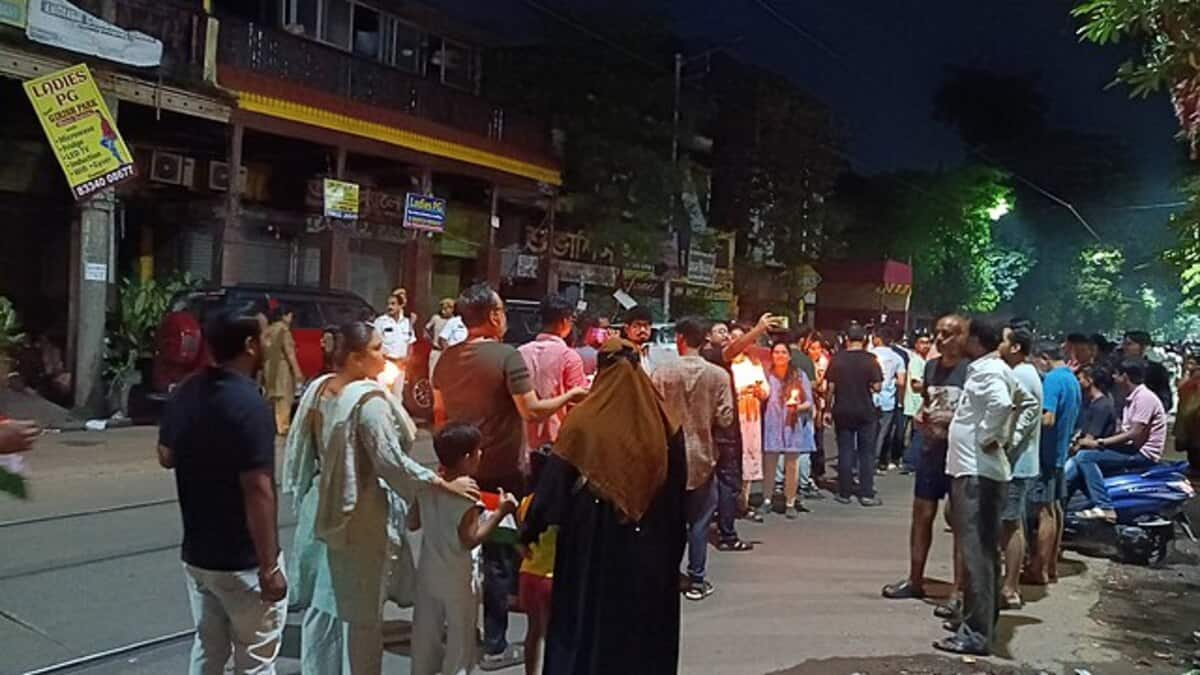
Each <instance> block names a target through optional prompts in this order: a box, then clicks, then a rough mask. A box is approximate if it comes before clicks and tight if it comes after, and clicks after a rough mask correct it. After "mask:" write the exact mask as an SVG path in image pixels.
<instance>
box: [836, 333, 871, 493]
mask: <svg viewBox="0 0 1200 675" xmlns="http://www.w3.org/2000/svg"><path fill="white" fill-rule="evenodd" d="M866 341H867V331H866V329H864V328H863V327H862V326H861V325H860V324H858V323H852V324H850V328H849V330H847V331H846V348H845V349H844V350H842V351H840V352H838V353H837V354H836V355H834V357H833V360H832V361H830V362H829V370H828V371H827V372H826V374H825V382H826V391H827V392H828V393H827V397H828V398H827V400H828V401H829V404H828V405H829V410H830V412H827V413H825V425H826V426H829V425H831V424H832V425H836V427H837V444H838V495H837V497H836V498H835V499H836V500H837V502H838V503H839V504H849V503H850V496H851V494H853V491H854V490H853V487H854V485H853V475H852V472H853V471H854V467H855V466H857V467H858V503H859V504H861V505H863V506H879V505H880V504H882V503H883V502H882V501H880V500H879V498H878V497H876V496H875V442H876V440H877V435H878V431H879V410H878V409H877V408H876V407H875V401H874V396H875V394H877V393H879V390H880V389H881V388H882V386H883V369H882V368H880V366H879V360H878V359H876V358H875V355H874V354H872V353H871V352H868V351H867V350H866Z"/></svg>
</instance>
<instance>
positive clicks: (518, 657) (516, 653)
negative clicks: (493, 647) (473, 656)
mask: <svg viewBox="0 0 1200 675" xmlns="http://www.w3.org/2000/svg"><path fill="white" fill-rule="evenodd" d="M522 663H525V647H524V646H523V645H517V644H512V645H509V646H508V648H507V649H505V650H504V651H502V652H500V653H499V654H484V655H483V658H481V659H480V660H479V669H480V670H485V671H493V670H504V669H505V668H511V667H513V666H519V665H521V664H522Z"/></svg>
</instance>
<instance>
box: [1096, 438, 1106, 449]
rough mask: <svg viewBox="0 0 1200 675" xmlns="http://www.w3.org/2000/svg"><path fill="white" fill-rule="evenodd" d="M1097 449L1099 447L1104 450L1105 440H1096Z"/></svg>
mask: <svg viewBox="0 0 1200 675" xmlns="http://www.w3.org/2000/svg"><path fill="white" fill-rule="evenodd" d="M1096 447H1097V448H1103V447H1104V439H1103V438H1097V439H1096Z"/></svg>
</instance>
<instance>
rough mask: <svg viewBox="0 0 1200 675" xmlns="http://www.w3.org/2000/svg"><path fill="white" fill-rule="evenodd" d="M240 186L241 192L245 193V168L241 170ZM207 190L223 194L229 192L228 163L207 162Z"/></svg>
mask: <svg viewBox="0 0 1200 675" xmlns="http://www.w3.org/2000/svg"><path fill="white" fill-rule="evenodd" d="M240 173H241V181H240V182H241V185H242V192H245V191H246V175H247V171H246V167H244V166H243V167H242V170H241V172H240ZM208 189H210V190H215V191H217V192H225V191H227V190H229V163H228V162H215V161H214V162H209V163H208Z"/></svg>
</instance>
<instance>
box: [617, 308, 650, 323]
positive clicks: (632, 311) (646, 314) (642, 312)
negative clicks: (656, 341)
mask: <svg viewBox="0 0 1200 675" xmlns="http://www.w3.org/2000/svg"><path fill="white" fill-rule="evenodd" d="M635 321H645V322H646V323H654V314H652V313H651V312H650V308H649V307H646V306H645V305H634V306H633V307H630V308H629V309H628V310H627V311H626V312H625V321H624V323H625V325H626V326H628V325H629V324H631V323H634V322H635Z"/></svg>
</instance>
